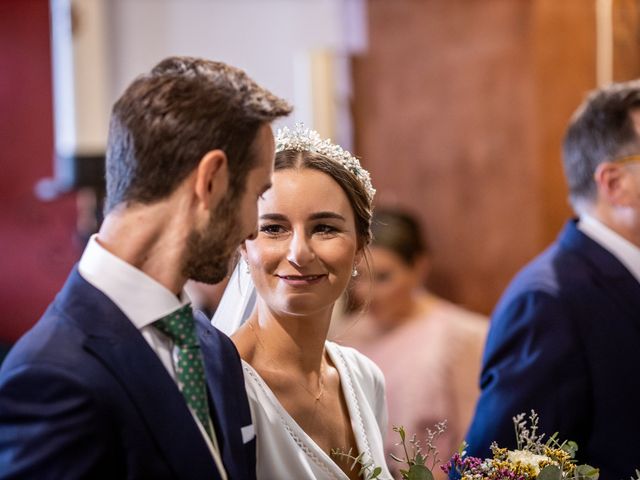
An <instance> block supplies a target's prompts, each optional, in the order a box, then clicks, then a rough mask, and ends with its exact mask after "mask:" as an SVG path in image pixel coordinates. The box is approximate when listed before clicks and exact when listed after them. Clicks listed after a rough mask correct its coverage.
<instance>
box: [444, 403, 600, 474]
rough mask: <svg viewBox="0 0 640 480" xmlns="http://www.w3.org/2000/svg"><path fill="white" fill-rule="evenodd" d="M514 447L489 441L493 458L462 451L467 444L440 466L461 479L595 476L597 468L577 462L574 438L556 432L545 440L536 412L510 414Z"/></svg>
mask: <svg viewBox="0 0 640 480" xmlns="http://www.w3.org/2000/svg"><path fill="white" fill-rule="evenodd" d="M513 423H514V426H515V433H516V443H517V448H516V450H507V449H506V448H500V447H499V446H498V445H497V444H496V443H495V442H494V443H493V444H492V445H491V453H492V454H493V457H492V458H486V459H481V458H477V457H469V456H466V455H465V451H464V450H465V448H466V444H465V443H463V444H462V446H461V447H460V451H458V453H456V454H454V455H453V457H452V458H451V459H450V460H449V461H448V462H447V463H446V464H445V465H443V466H442V470H444V471H445V472H446V473H449V474H450V473H451V472H455V473H456V474H457V475H456V476H457V477H459V478H461V479H462V480H476V479H478V480H480V479H482V480H484V479H486V480H503V479H504V480H507V479H513V480H597V478H598V476H599V472H598V469H597V468H593V467H592V466H590V465H577V464H576V461H575V454H576V451H577V450H578V445H576V443H575V442H571V441H564V442H560V441H559V440H558V439H557V434H554V435H552V436H551V437H549V438H548V439H546V441H545V435H544V434H542V433H541V434H539V433H538V415H537V414H536V413H535V412H534V411H532V412H531V414H530V415H529V418H528V419H526V418H525V415H524V413H521V414H520V415H517V416H516V417H514V418H513Z"/></svg>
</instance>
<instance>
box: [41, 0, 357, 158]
mask: <svg viewBox="0 0 640 480" xmlns="http://www.w3.org/2000/svg"><path fill="white" fill-rule="evenodd" d="M51 1H52V5H54V4H56V3H58V2H60V1H65V0H51ZM73 3H74V8H76V11H77V12H78V17H79V26H80V27H82V26H85V27H88V28H90V31H89V32H88V31H87V29H85V30H84V32H83V30H82V28H80V29H78V32H77V34H76V38H75V39H74V54H75V66H74V71H75V78H74V82H75V85H74V91H75V96H76V98H75V115H76V118H75V124H76V131H75V137H76V142H77V145H79V146H80V147H82V146H83V145H84V146H88V148H89V149H95V147H96V145H98V146H99V144H100V143H102V145H104V143H105V141H106V125H107V118H108V114H109V111H110V108H111V104H112V103H113V102H114V101H115V99H116V98H117V97H118V96H119V95H120V94H121V93H122V91H123V90H124V89H125V88H126V86H127V85H128V84H129V83H130V82H131V80H133V78H135V77H136V76H137V75H139V74H140V73H143V72H145V71H148V70H149V69H150V68H151V67H152V66H153V65H154V64H156V63H157V62H158V61H159V60H161V59H162V58H164V57H167V56H169V55H191V56H199V57H205V58H210V59H215V60H221V61H224V62H227V63H230V64H233V65H235V66H238V67H240V68H242V69H244V70H246V71H247V73H248V74H249V75H250V76H251V77H253V78H254V79H255V80H256V81H257V82H258V83H260V84H261V85H263V86H265V87H267V88H268V89H270V90H271V91H272V92H273V93H275V94H277V95H279V96H282V97H284V98H286V99H288V100H289V101H291V102H292V103H293V104H294V106H295V110H294V114H293V115H292V116H291V117H290V118H289V119H286V120H284V123H287V124H291V123H293V122H294V121H296V120H301V121H304V122H305V123H307V124H308V125H311V126H314V107H313V95H314V87H313V79H312V78H311V74H310V72H311V66H310V64H311V63H312V62H313V58H314V53H316V52H324V53H325V54H326V53H327V52H329V54H330V55H332V56H333V57H334V58H335V63H336V68H335V69H333V72H335V73H334V74H332V75H333V76H334V78H333V83H334V84H335V85H334V88H332V89H329V90H330V91H331V92H332V93H331V94H330V95H331V96H332V97H334V98H328V99H327V100H326V101H328V102H335V105H336V109H335V111H336V114H335V115H336V119H335V125H337V126H338V127H337V128H336V129H335V132H334V133H335V134H336V140H337V141H339V142H341V143H343V144H345V146H347V147H349V146H350V144H351V139H350V117H349V112H348V95H349V94H350V85H348V82H349V74H348V62H345V61H344V58H345V56H348V55H349V54H351V53H354V52H358V51H361V50H362V49H363V48H364V46H365V43H366V35H365V31H364V24H365V19H364V15H365V10H364V0H73ZM100 17H102V25H97V26H96V25H95V21H96V18H98V19H99V18H100ZM100 39H101V42H102V44H100ZM325 56H326V55H325ZM345 68H346V69H347V71H346V72H345ZM96 75H99V77H98V78H97V77H96ZM338 82H339V84H338ZM345 82H346V83H345ZM322 91H324V92H326V91H327V88H324V89H322ZM56 102H57V104H62V103H65V102H67V103H68V102H69V99H64V98H63V99H60V98H56ZM56 109H58V105H57V106H56ZM57 124H58V125H61V126H62V125H63V123H62V122H57ZM68 137H69V136H68V135H67V138H68ZM81 149H82V148H81Z"/></svg>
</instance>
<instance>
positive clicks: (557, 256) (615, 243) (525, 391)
mask: <svg viewBox="0 0 640 480" xmlns="http://www.w3.org/2000/svg"><path fill="white" fill-rule="evenodd" d="M639 132H640V82H637V81H636V82H629V83H621V84H614V85H611V86H609V87H607V88H604V89H602V90H598V91H595V92H593V93H592V94H591V95H590V96H589V97H588V98H587V100H586V101H585V103H584V104H583V105H582V106H581V107H580V108H579V109H578V111H577V112H576V113H575V115H574V117H573V119H572V121H571V123H570V125H569V127H568V130H567V132H566V136H565V139H564V145H563V161H564V170H565V174H566V177H567V180H568V184H569V189H570V199H571V204H572V206H573V208H574V210H575V212H576V213H577V215H578V218H577V219H574V220H571V221H570V222H568V223H567V224H566V225H565V227H564V230H563V231H562V232H561V233H560V236H559V237H558V239H557V240H556V242H555V243H554V244H552V245H551V246H550V247H549V248H548V249H547V250H546V251H545V252H543V253H542V254H541V255H540V256H539V257H537V258H536V259H535V260H533V261H532V262H531V263H530V264H529V265H528V266H526V267H525V268H524V269H523V270H522V271H521V272H520V273H519V274H518V275H517V276H516V277H515V279H514V280H513V282H512V283H511V285H510V286H509V287H508V288H507V290H506V292H505V293H504V295H503V297H502V299H501V300H500V302H499V303H498V305H497V307H496V309H495V312H494V314H493V317H492V321H491V328H490V331H489V336H488V340H487V344H486V348H485V353H484V358H483V369H482V374H481V388H482V393H481V396H480V399H479V401H478V404H477V407H476V413H475V418H474V420H473V422H472V425H471V428H470V430H469V432H468V435H467V442H468V443H469V444H470V447H469V449H468V453H469V454H470V455H476V456H483V455H487V454H488V453H489V446H490V444H491V442H492V441H493V440H496V441H497V442H498V443H499V444H500V446H504V447H515V445H514V443H515V437H514V428H513V423H512V417H513V416H514V415H516V414H518V413H520V412H529V411H530V410H531V409H534V410H536V412H537V413H538V414H539V415H540V430H541V431H543V432H546V433H547V434H552V433H554V432H559V435H560V438H562V439H571V440H574V441H576V442H577V443H578V445H579V448H580V449H579V451H578V454H577V457H578V459H579V460H580V462H583V463H589V464H591V465H593V466H599V467H600V469H601V470H600V474H601V477H600V478H603V479H605V480H606V479H620V478H629V477H630V476H631V475H632V474H633V473H634V468H635V467H639V466H640V455H639V454H638V452H640V435H638V429H639V428H640V408H638V398H640V375H638V360H637V358H638V357H637V351H638V347H639V346H640V135H639Z"/></svg>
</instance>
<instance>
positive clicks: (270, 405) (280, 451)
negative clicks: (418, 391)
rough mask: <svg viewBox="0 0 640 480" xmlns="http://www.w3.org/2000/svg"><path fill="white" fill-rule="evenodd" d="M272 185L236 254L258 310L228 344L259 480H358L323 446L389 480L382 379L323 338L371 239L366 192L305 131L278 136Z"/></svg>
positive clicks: (353, 164) (353, 163) (341, 161)
mask: <svg viewBox="0 0 640 480" xmlns="http://www.w3.org/2000/svg"><path fill="white" fill-rule="evenodd" d="M276 152H277V153H276V160H275V171H274V175H273V186H272V188H271V189H270V190H268V191H267V193H265V194H264V196H263V197H262V198H261V199H260V201H259V207H258V208H259V226H258V234H257V236H256V237H255V238H254V239H252V240H248V241H246V242H245V244H244V245H243V246H242V247H241V253H242V257H243V259H244V262H246V267H247V268H248V270H249V271H250V274H251V278H252V280H253V283H254V284H255V288H256V290H257V299H256V308H255V309H254V311H253V313H252V314H251V316H250V317H249V319H248V320H247V321H246V322H245V323H244V324H243V325H242V326H241V327H240V328H239V329H238V330H237V332H236V333H235V334H234V335H233V336H232V339H233V341H234V342H235V344H236V346H237V348H238V351H239V352H240V356H241V357H242V360H243V366H244V374H245V385H246V388H247V392H248V396H249V401H250V405H251V410H252V416H253V419H254V425H255V428H256V434H257V476H258V478H263V479H296V480H301V479H316V478H321V479H325V478H327V479H329V478H335V479H346V478H360V477H359V476H358V473H359V471H360V466H356V467H355V468H354V469H351V464H352V462H351V461H349V460H347V459H345V458H344V457H341V456H336V455H332V453H331V451H332V450H333V449H337V448H339V449H340V450H342V451H343V452H348V451H349V450H351V452H352V455H353V456H358V455H360V454H362V461H363V462H370V463H371V464H373V465H375V466H379V467H381V468H382V474H381V475H380V477H379V478H390V474H389V471H388V469H387V466H386V463H385V456H384V451H383V443H382V434H381V431H382V432H384V431H385V429H386V420H387V412H386V402H385V396H384V379H383V377H382V373H381V372H380V370H379V369H378V367H377V366H376V365H374V364H373V362H371V361H370V360H369V359H368V358H366V357H365V356H363V355H362V354H360V353H358V352H357V351H356V350H353V349H350V348H347V347H342V346H339V345H337V344H335V343H332V342H329V341H327V332H328V329H329V323H330V320H331V313H332V309H333V306H334V303H335V301H336V300H337V299H338V297H339V296H340V295H341V294H342V293H343V292H344V290H345V288H346V286H347V283H348V282H349V278H350V277H351V276H352V275H357V270H356V269H355V265H357V264H358V263H359V260H360V259H361V257H362V255H363V252H364V248H365V247H366V246H367V244H368V243H369V241H370V236H371V234H370V222H371V202H372V199H373V195H374V193H375V190H374V189H373V187H372V186H371V182H370V180H369V174H368V172H366V171H365V170H363V169H362V168H361V167H360V164H359V162H358V160H357V159H356V158H354V157H353V156H351V154H349V153H348V152H346V151H344V150H343V149H342V148H340V147H339V146H337V145H333V144H331V143H330V142H329V141H328V140H324V141H323V140H321V139H320V137H319V135H318V134H317V133H316V132H314V131H312V130H307V129H304V128H303V127H302V126H301V125H298V126H296V128H295V129H294V130H289V129H286V128H285V129H283V130H282V131H281V132H279V133H278V135H277V137H276Z"/></svg>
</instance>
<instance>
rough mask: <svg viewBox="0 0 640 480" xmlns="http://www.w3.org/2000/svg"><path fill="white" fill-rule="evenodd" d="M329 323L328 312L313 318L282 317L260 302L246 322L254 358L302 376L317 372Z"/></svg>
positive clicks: (329, 312)
mask: <svg viewBox="0 0 640 480" xmlns="http://www.w3.org/2000/svg"><path fill="white" fill-rule="evenodd" d="M330 322H331V310H330V309H329V310H327V311H322V312H317V313H314V314H313V315H285V314H281V313H275V312H273V311H271V310H270V309H269V308H268V307H267V306H266V305H264V304H263V303H262V302H259V303H258V308H257V311H256V313H254V315H253V316H252V317H251V318H250V319H249V321H248V323H249V327H250V329H251V330H253V334H254V335H255V337H256V342H257V345H256V350H255V354H256V357H258V358H260V357H262V360H261V361H264V362H266V363H272V364H274V365H275V366H278V367H281V368H297V369H301V370H302V371H304V372H311V371H319V370H320V366H321V362H322V359H323V355H324V344H325V341H326V339H327V333H328V331H329V324H330Z"/></svg>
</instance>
